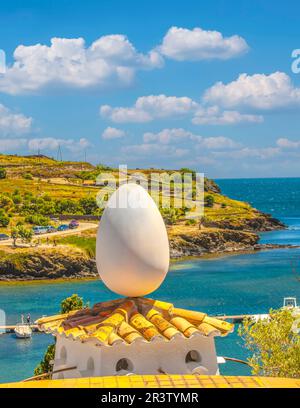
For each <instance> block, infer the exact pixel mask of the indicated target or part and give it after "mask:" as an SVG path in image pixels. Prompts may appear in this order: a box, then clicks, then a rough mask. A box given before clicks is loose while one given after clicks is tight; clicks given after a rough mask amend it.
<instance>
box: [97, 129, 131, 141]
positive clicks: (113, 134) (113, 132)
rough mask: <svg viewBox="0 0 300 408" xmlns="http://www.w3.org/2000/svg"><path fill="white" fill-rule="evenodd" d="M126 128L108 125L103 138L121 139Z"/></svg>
mask: <svg viewBox="0 0 300 408" xmlns="http://www.w3.org/2000/svg"><path fill="white" fill-rule="evenodd" d="M125 134H126V133H125V132H124V130H121V129H117V128H114V127H110V126H109V127H107V128H106V129H105V130H104V131H103V133H102V139H119V138H121V137H124V136H125Z"/></svg>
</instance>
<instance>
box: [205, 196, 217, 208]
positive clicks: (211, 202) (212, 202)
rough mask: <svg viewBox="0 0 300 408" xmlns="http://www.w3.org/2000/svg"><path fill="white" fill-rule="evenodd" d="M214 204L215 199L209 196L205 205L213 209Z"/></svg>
mask: <svg viewBox="0 0 300 408" xmlns="http://www.w3.org/2000/svg"><path fill="white" fill-rule="evenodd" d="M214 203H215V199H214V197H213V196H212V195H210V194H209V195H207V196H206V197H205V198H204V205H205V206H206V207H213V206H214Z"/></svg>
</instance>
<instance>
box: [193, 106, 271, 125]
mask: <svg viewBox="0 0 300 408" xmlns="http://www.w3.org/2000/svg"><path fill="white" fill-rule="evenodd" d="M192 122H193V123H194V124H195V125H235V124H238V123H244V122H250V123H251V122H252V123H260V122H263V117H262V116H261V115H249V114H245V113H240V112H237V111H234V110H224V111H222V110H221V109H220V108H219V107H218V106H210V107H208V108H204V107H200V108H199V109H198V110H197V111H196V113H195V115H194V117H193V119H192Z"/></svg>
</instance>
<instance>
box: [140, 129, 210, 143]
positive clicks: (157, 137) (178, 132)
mask: <svg viewBox="0 0 300 408" xmlns="http://www.w3.org/2000/svg"><path fill="white" fill-rule="evenodd" d="M186 139H190V140H196V139H197V140H202V137H201V136H196V135H194V134H193V133H191V132H189V131H187V130H185V129H182V128H175V129H163V130H161V131H160V132H158V133H152V132H146V133H144V135H143V140H144V143H153V142H156V143H161V144H163V145H165V144H170V143H178V142H182V141H183V140H186Z"/></svg>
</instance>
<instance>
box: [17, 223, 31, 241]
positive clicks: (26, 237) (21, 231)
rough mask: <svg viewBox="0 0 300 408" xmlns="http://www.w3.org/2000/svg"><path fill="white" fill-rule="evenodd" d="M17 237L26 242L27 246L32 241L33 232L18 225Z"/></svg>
mask: <svg viewBox="0 0 300 408" xmlns="http://www.w3.org/2000/svg"><path fill="white" fill-rule="evenodd" d="M18 236H19V237H20V238H21V239H22V241H23V242H27V243H28V244H29V243H30V242H31V240H32V236H33V232H32V230H30V229H27V228H25V227H23V226H22V225H20V226H18Z"/></svg>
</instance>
